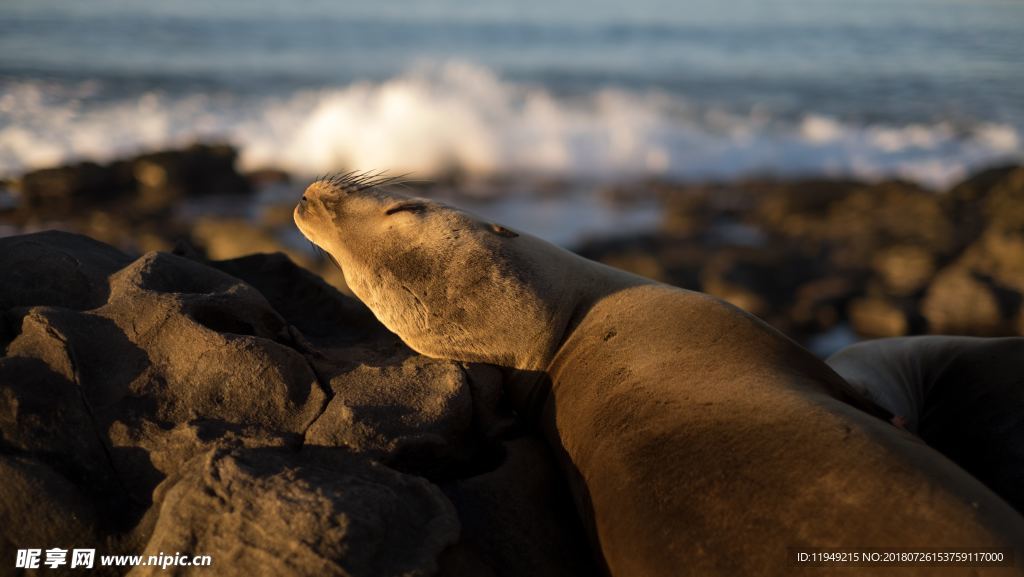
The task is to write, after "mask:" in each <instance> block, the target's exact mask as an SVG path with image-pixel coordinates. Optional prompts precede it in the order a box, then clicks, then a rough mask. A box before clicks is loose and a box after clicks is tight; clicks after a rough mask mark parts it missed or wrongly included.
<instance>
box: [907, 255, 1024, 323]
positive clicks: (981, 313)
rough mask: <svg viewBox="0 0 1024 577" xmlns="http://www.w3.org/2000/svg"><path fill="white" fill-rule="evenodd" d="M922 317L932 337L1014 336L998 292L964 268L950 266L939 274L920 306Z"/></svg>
mask: <svg viewBox="0 0 1024 577" xmlns="http://www.w3.org/2000/svg"><path fill="white" fill-rule="evenodd" d="M921 314H922V315H924V317H925V319H927V321H928V331H929V332H931V333H932V334H951V335H976V336H997V335H1005V334H1013V328H1012V325H1011V324H1010V323H1009V322H1008V319H1007V318H1006V317H1004V314H1003V311H1002V310H1001V307H1000V302H999V295H998V294H997V291H996V290H995V289H994V287H993V286H992V285H991V283H989V282H986V281H985V279H983V278H980V277H978V276H977V275H975V274H974V273H973V272H972V271H971V270H970V269H968V268H966V267H963V266H957V265H951V266H949V267H947V268H945V269H943V270H942V271H941V272H939V274H938V275H937V276H936V277H935V281H934V282H932V284H931V286H929V287H928V292H927V293H926V294H925V297H924V300H923V301H922V302H921Z"/></svg>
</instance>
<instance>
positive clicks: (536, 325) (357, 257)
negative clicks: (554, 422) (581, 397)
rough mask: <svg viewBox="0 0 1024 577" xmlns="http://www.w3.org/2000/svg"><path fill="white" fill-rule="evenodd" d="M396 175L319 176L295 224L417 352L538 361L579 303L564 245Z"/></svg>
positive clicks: (530, 366)
mask: <svg viewBox="0 0 1024 577" xmlns="http://www.w3.org/2000/svg"><path fill="white" fill-rule="evenodd" d="M390 184H393V183H392V181H391V179H387V178H381V177H379V176H378V175H367V174H365V173H349V174H345V175H340V176H334V177H330V178H325V179H320V180H317V181H316V182H314V183H313V184H311V185H310V186H309V187H308V188H307V189H306V191H305V193H304V194H303V197H302V200H301V201H300V202H299V204H298V206H296V207H295V212H294V216H295V223H296V225H298V228H299V230H300V231H302V234H303V235H305V236H306V238H308V239H309V240H310V241H311V242H313V243H314V244H315V245H317V246H318V247H320V248H321V249H323V250H324V251H326V252H327V253H328V254H329V255H330V256H331V257H332V258H333V259H334V261H335V263H336V264H337V265H338V266H339V267H340V268H341V270H342V272H343V274H344V276H345V282H346V283H348V286H349V288H350V289H351V290H352V292H353V293H355V295H356V296H357V297H358V298H359V299H360V300H362V301H363V302H364V303H365V304H366V305H367V306H368V307H369V308H370V310H372V311H373V313H374V315H376V317H377V318H378V319H379V320H380V321H381V322H382V323H383V324H384V325H385V326H386V327H387V328H388V329H390V330H391V331H392V332H394V333H396V334H397V335H398V336H399V337H400V338H401V339H402V340H403V341H405V343H406V344H408V345H409V346H410V347H411V348H413V349H414V350H416V351H418V352H420V353H422V354H425V355H429V356H433V357H438V358H445V359H451V360H458V361H471V362H486V363H492V364H496V365H499V366H505V367H511V368H517V369H525V370H535V369H539V368H543V366H545V365H546V363H547V361H548V360H550V357H551V356H552V355H553V354H554V352H555V351H556V350H557V347H558V345H559V342H558V341H559V339H560V337H561V336H562V333H563V331H564V329H565V327H566V325H567V324H568V322H569V316H570V314H571V311H572V308H573V307H572V306H571V303H568V302H566V301H567V300H569V299H571V298H572V297H571V295H570V294H569V291H567V290H566V285H567V284H568V281H567V279H568V278H571V276H572V275H571V272H570V271H568V270H565V266H564V264H563V265H561V266H559V265H558V264H557V262H555V261H557V259H554V260H552V259H550V258H546V253H548V252H550V251H552V250H554V251H560V250H561V249H557V248H556V247H554V246H552V245H549V244H548V243H546V242H544V241H542V240H540V239H537V238H535V237H532V236H530V235H527V234H520V233H517V232H514V231H512V230H510V229H508V228H505V227H503V226H500V225H497V224H494V223H491V222H488V221H486V220H484V219H482V218H480V217H477V216H475V215H473V214H471V213H468V212H466V211H463V210H460V209H457V208H454V207H451V206H448V205H446V204H443V203H440V202H437V201H433V200H428V199H425V198H413V197H410V196H407V195H404V194H400V193H398V192H396V191H395V190H394V188H393V187H390V186H389V185H390ZM563 252H564V251H563Z"/></svg>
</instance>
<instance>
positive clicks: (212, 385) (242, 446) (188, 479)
mask: <svg viewBox="0 0 1024 577" xmlns="http://www.w3.org/2000/svg"><path fill="white" fill-rule="evenodd" d="M180 252H181V254H182V255H188V257H187V258H186V256H179V255H172V254H166V253H149V254H146V255H144V256H142V257H141V258H138V259H136V260H134V261H131V260H130V259H129V258H128V257H126V256H125V255H123V254H122V253H119V252H117V251H115V250H113V249H110V248H109V247H107V246H105V245H102V244H100V243H96V242H94V241H91V240H89V239H87V238H84V237H78V236H75V235H68V234H64V233H43V234H35V235H28V236H24V237H12V238H8V239H3V240H0V262H3V263H5V264H6V263H10V266H11V267H14V268H15V269H16V270H17V271H18V273H17V274H16V275H8V276H7V277H5V278H4V279H3V280H4V282H3V283H0V304H2V305H3V306H4V310H3V312H4V314H3V317H2V318H3V323H2V328H3V331H2V333H0V336H2V341H0V342H2V344H3V345H4V349H3V351H4V356H3V357H0V452H2V453H3V454H4V455H3V459H0V461H2V462H0V472H3V473H4V475H5V484H4V485H3V487H0V512H4V513H5V514H6V515H7V516H6V517H5V518H12V519H21V520H23V521H22V522H24V523H25V524H26V525H27V526H26V527H24V528H19V530H20V531H22V533H24V535H27V536H32V538H46V539H49V538H51V537H52V538H54V539H57V538H60V539H62V540H61V541H60V542H59V543H58V542H51V541H46V542H45V544H46V545H47V546H50V545H55V546H65V545H73V543H71V542H70V541H69V540H68V539H64V538H63V537H61V536H62V535H65V533H64V532H62V531H63V529H62V528H61V527H66V528H67V530H68V531H72V532H73V533H74V535H77V536H80V538H81V540H82V541H83V542H88V543H90V544H92V543H96V544H98V545H96V547H97V549H98V553H103V554H138V553H143V554H146V555H148V554H154V555H155V554H159V553H160V552H163V553H171V552H174V551H182V552H190V553H195V554H208V555H211V556H213V558H214V562H215V563H216V566H217V569H216V572H217V574H226V575H235V574H246V575H247V577H248V575H251V574H256V575H312V574H327V575H331V574H338V575H392V574H393V575H430V574H433V573H434V572H435V570H436V568H437V563H438V559H439V558H440V557H441V555H442V552H443V551H444V550H445V549H447V548H449V547H450V546H452V545H454V544H455V543H456V542H457V541H458V539H459V529H458V527H459V524H458V519H457V516H456V514H455V510H454V508H453V507H452V505H451V504H450V503H449V501H448V500H447V498H446V497H445V496H444V494H443V493H442V492H441V491H440V489H439V488H438V487H437V486H436V485H434V484H432V483H431V482H429V481H427V480H426V479H424V478H421V477H417V476H413V475H410V474H408V473H407V472H409V471H413V472H416V473H417V474H422V475H425V476H427V478H429V479H433V480H434V481H435V482H439V483H447V484H451V483H458V480H459V479H462V478H466V477H471V476H477V475H480V474H481V473H484V472H486V471H490V470H492V469H494V468H495V467H497V466H498V464H499V463H500V462H501V452H500V449H499V445H498V442H499V441H498V439H499V438H500V437H501V436H503V435H508V434H510V433H511V432H513V431H514V430H515V428H516V427H515V424H514V421H512V419H511V416H510V412H509V410H508V409H507V408H505V407H504V406H503V402H502V399H501V390H500V387H501V374H500V372H499V371H497V370H496V369H494V368H491V367H484V366H478V365H467V366H464V365H460V364H457V363H451V362H446V361H440V360H436V359H429V358H426V357H423V356H421V355H418V354H416V353H414V352H413V351H411V350H409V349H408V348H407V347H405V345H403V344H402V343H401V342H400V341H399V340H398V339H397V338H396V337H395V336H394V335H392V334H390V333H389V332H387V331H386V330H385V329H384V328H383V327H382V326H380V325H379V323H376V321H375V320H374V319H373V318H372V315H370V314H369V312H368V311H367V310H366V309H365V308H364V307H362V306H361V305H359V304H357V303H355V302H354V301H352V300H351V299H349V298H348V297H344V296H342V295H340V294H339V293H337V292H336V291H335V290H334V289H332V288H331V287H329V286H328V285H326V284H325V283H324V282H323V281H322V280H320V279H318V278H316V277H315V276H313V275H312V274H310V273H309V272H307V271H305V270H303V269H301V268H299V267H297V266H296V265H294V264H293V263H292V262H291V261H290V260H288V259H287V258H286V257H284V256H283V255H280V254H276V255H251V256H247V257H242V258H238V259H233V260H229V261H222V262H212V263H211V262H208V261H206V260H205V259H204V257H202V255H200V254H198V253H196V252H195V251H191V250H188V249H187V247H186V248H182V249H181V251H180ZM33 279H36V280H37V282H36V283H35V286H33ZM307 332H308V335H307V334H306V333H307ZM538 458H539V459H541V461H543V460H544V459H546V458H547V457H546V456H542V457H537V456H536V455H535V456H534V457H531V458H530V459H529V460H528V462H527V463H526V464H525V465H524V466H528V467H529V468H530V469H531V471H530V474H531V475H534V474H537V472H538V471H539V470H541V469H543V467H545V466H547V467H550V463H543V462H541V461H538V460H537V459H538ZM375 459H379V460H381V461H384V462H385V463H386V464H381V463H379V462H377V461H376V460H375ZM11 463H13V464H11ZM389 466H391V467H392V468H389ZM396 469H398V470H396ZM399 471H405V472H399ZM531 479H534V477H523V481H524V483H525V484H524V485H523V487H522V488H523V489H528V490H529V491H533V490H534V489H535V488H537V487H538V485H537V483H540V482H541V481H534V480H531ZM510 482H511V481H510ZM542 482H543V483H544V484H545V485H548V484H550V485H551V486H549V487H547V489H549V490H553V489H552V487H554V486H555V485H557V479H553V478H551V477H547V476H545V477H543V481H542ZM470 486H472V484H471V485H470ZM29 487H31V488H29ZM531 487H532V488H531ZM529 494H531V495H533V494H536V495H540V493H529ZM18 497H23V498H27V499H31V500H32V501H36V502H42V503H45V505H44V507H43V509H40V510H41V511H42V512H41V514H40V515H39V516H38V517H32V518H30V517H29V516H28V515H29V513H28V509H27V508H26V505H25V504H24V503H21V502H18V500H17V498H18ZM69 501H70V502H69ZM477 502H478V503H480V506H484V504H486V503H490V502H491V501H490V497H488V498H487V499H484V498H481V499H479V500H478V501H477ZM562 505H563V506H568V507H571V505H569V503H568V501H566V502H564V503H562ZM51 506H52V508H53V510H52V511H51V509H50V508H49V507H51ZM488 506H490V505H488ZM519 506H520V507H525V504H523V503H520V505H519ZM57 509H60V510H63V511H66V512H69V514H72V515H75V516H76V517H75V518H74V519H73V520H71V521H66V522H65V523H64V525H62V526H51V525H52V524H53V523H55V522H56V521H55V515H56V513H55V511H56V510H57ZM470 513H471V512H470ZM533 514H538V515H548V516H551V515H553V514H556V513H554V509H550V512H549V509H548V508H547V507H543V506H542V507H540V508H537V509H536V511H535V513H531V515H533ZM559 514H560V513H559ZM520 522H521V523H523V524H524V525H523V526H525V523H526V521H523V520H521V521H520ZM551 522H554V523H556V526H559V527H560V526H561V525H557V523H558V521H557V520H553V521H551ZM536 523H537V525H536V527H538V528H543V527H548V526H549V525H546V524H545V523H547V521H546V520H545V519H537V520H536ZM3 531H4V530H3V529H0V547H2V548H3V549H4V551H10V550H11V549H13V548H18V547H19V546H22V544H23V543H26V542H27V541H24V540H23V539H21V538H20V537H19V536H18V535H14V534H13V533H4V532H3ZM69 534H70V533H69ZM538 534H540V535H548V536H546V537H544V538H545V539H548V538H549V537H550V535H549V534H548V533H544V532H542V531H540V529H538ZM550 538H551V539H555V538H554V537H550ZM558 538H559V539H578V538H582V537H579V536H578V535H577V536H572V535H568V536H566V535H563V536H560V537H558ZM64 541H69V542H67V543H65V542H64ZM524 542H525V541H524ZM555 542H557V541H555ZM467 543H468V542H467ZM477 544H479V542H477ZM35 546H38V544H35ZM474 547H476V545H469V544H462V545H458V546H455V547H451V551H450V552H448V553H446V554H445V558H446V559H455V558H459V556H458V552H459V551H472V550H474ZM538 547H539V548H538V551H540V552H543V551H548V550H547V549H544V546H543V545H541V546H538ZM478 548H482V550H485V551H491V549H488V548H487V547H482V546H481V547H478ZM539 554H540V553H538V555H539ZM543 554H544V555H548V553H547V552H545V553H543ZM488 555H491V553H488V554H487V555H485V556H484V557H481V559H480V560H481V563H485V564H483V565H478V566H477V567H478V568H480V567H490V566H491V563H492V562H493V559H492V558H491V557H489V556H488ZM461 558H462V559H464V560H466V559H469V557H466V556H463V557H461ZM539 558H540V557H536V559H539ZM524 559H527V560H528V559H535V557H532V556H527V557H524ZM549 561H550V562H551V563H553V565H552V566H553V567H554V566H559V567H561V566H562V565H564V562H563V561H564V560H562V559H550V558H549ZM557 563H562V565H557ZM147 570H149V569H147ZM169 570H170V571H171V572H172V573H176V572H178V571H180V570H181V569H180V568H176V569H173V570H171V569H169Z"/></svg>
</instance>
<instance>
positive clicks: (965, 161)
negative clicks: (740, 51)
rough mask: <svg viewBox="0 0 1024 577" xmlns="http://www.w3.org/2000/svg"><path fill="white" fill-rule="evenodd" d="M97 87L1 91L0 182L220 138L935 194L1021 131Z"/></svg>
mask: <svg viewBox="0 0 1024 577" xmlns="http://www.w3.org/2000/svg"><path fill="white" fill-rule="evenodd" d="M95 92H96V86H95V83H82V84H81V85H78V86H72V87H67V86H55V85H48V84H46V83H43V82H21V83H17V84H9V85H8V86H7V89H6V91H5V93H3V94H2V95H0V174H16V173H18V172H21V171H23V170H25V169H29V168H35V167H40V166H48V165H53V164H55V163H58V162H63V161H68V160H73V159H82V158H87V159H95V160H100V161H102V160H109V159H112V158H114V157H117V156H122V155H125V154H128V153H132V152H135V151H139V150H146V149H156V148H161V147H168V146H177V145H182V144H186V143H189V142H191V141H195V140H211V139H224V140H228V141H231V142H233V143H235V144H237V145H238V146H239V147H240V148H241V150H242V157H241V159H242V164H243V166H244V167H245V168H256V167H263V166H274V167H280V168H285V169H288V170H291V171H294V172H296V173H299V174H303V175H308V174H314V173H323V172H328V171H332V170H339V169H343V168H365V169H370V168H374V169H376V168H386V169H389V170H393V171H400V172H414V173H416V174H418V175H422V176H424V177H429V176H431V175H436V174H439V173H443V172H445V171H448V170H451V169H460V170H463V171H466V172H469V173H473V174H480V175H490V174H523V175H547V176H558V177H565V178H581V179H595V178H596V179H618V178H634V177H648V176H660V177H669V178H687V179H699V178H732V177H737V176H740V175H743V174H749V173H773V174H780V175H794V174H802V175H805V174H824V175H831V176H839V175H848V176H857V177H862V178H868V179H877V178H883V177H889V176H898V177H902V178H907V179H911V180H916V181H919V182H921V183H923V184H926V185H929V186H933V187H942V186H947V185H948V184H950V183H951V182H953V181H955V180H956V179H958V178H961V177H963V176H964V175H965V174H966V173H967V172H968V171H969V170H971V169H973V168H976V167H979V166H983V165H986V164H990V163H994V162H1001V161H1007V160H1021V159H1024V144H1022V135H1021V131H1020V129H1018V128H1016V127H1013V126H1008V125H1002V124H978V125H975V126H967V127H964V126H954V125H953V124H951V123H948V122H939V123H934V124H907V125H854V124H850V123H844V122H842V121H840V120H839V119H837V118H833V117H829V116H825V115H821V114H813V113H809V114H807V115H806V116H804V117H803V118H799V119H797V120H796V121H785V120H782V119H777V118H772V117H771V116H770V115H768V114H766V113H764V112H763V111H760V110H754V111H752V112H749V113H745V114H737V113H735V112H729V111H725V110H720V109H715V108H707V107H699V106H695V105H693V104H692V103H689V102H687V101H686V100H684V99H681V98H680V97H678V96H675V95H669V94H665V93H662V92H658V91H647V92H636V91H629V90H625V89H619V88H605V89H601V90H598V91H596V92H594V93H591V94H589V95H588V96H585V97H580V96H576V97H571V98H570V97H558V96H555V95H554V94H552V93H551V92H550V91H548V90H546V89H545V88H542V87H537V86H531V85H525V84H517V83H512V82H508V81H505V80H503V79H501V78H499V77H497V76H496V75H495V74H494V73H492V72H491V71H490V70H488V69H485V68H481V67H479V66H474V65H469V64H465V63H448V64H444V65H438V66H424V67H419V68H417V69H415V70H413V71H411V72H409V73H407V74H403V75H400V76H397V77H395V78H393V79H390V80H387V81H384V82H378V83H370V82H361V83H355V84H351V85H348V86H342V87H337V88H331V89H323V90H315V91H300V92H295V93H292V94H290V95H288V96H285V97H251V96H239V95H230V94H193V95H187V96H179V97H174V98H171V97H169V96H167V95H166V94H162V93H157V92H151V93H146V94H144V95H142V96H141V97H138V98H133V99H131V100H124V99H121V100H118V99H113V100H107V99H99V98H96V97H95Z"/></svg>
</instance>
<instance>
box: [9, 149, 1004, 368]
mask: <svg viewBox="0 0 1024 577" xmlns="http://www.w3.org/2000/svg"><path fill="white" fill-rule="evenodd" d="M234 161H235V151H234V150H233V149H232V148H230V147H228V146H225V145H196V146H192V147H189V148H186V149H182V150H172V151H163V152H158V153H150V154H144V155H140V156H137V157H134V158H130V159H125V160H121V161H117V162H113V163H110V164H108V165H105V166H101V165H97V164H91V163H82V164H78V165H73V166H64V167H57V168H52V169H44V170H38V171H34V172H30V173H28V174H25V175H23V176H22V177H20V178H18V179H15V180H13V181H11V182H8V183H0V189H3V188H6V189H7V190H9V191H10V192H11V194H10V195H9V196H10V197H11V198H13V199H15V202H10V203H8V208H7V210H5V211H0V230H3V231H4V232H6V234H15V233H21V232H32V231H39V230H46V229H49V228H58V229H61V230H67V231H71V232H78V233H81V234H85V235H87V236H90V237H92V238H94V239H97V240H100V241H103V242H106V243H109V244H111V245H113V246H115V247H117V248H119V249H121V250H124V251H126V252H128V253H130V254H142V253H144V252H146V251H149V250H164V251H168V250H172V249H173V248H174V247H175V246H178V245H179V244H181V243H185V244H187V245H189V246H191V247H192V248H191V249H190V250H194V251H196V252H197V253H198V254H202V255H204V256H206V257H208V258H212V259H218V260H222V259H228V258H235V257H239V256H243V255H246V254H251V253H265V252H283V253H284V254H286V255H287V256H288V257H289V258H290V259H291V260H293V261H294V262H296V263H297V264H299V265H301V266H303V267H305V268H307V269H309V270H311V271H313V272H315V273H316V274H318V275H320V276H321V277H323V278H324V279H326V280H327V281H328V283H330V284H331V285H333V286H336V287H338V288H340V289H341V290H342V291H344V290H345V286H344V281H343V279H342V278H341V275H340V274H339V273H338V271H337V270H336V269H335V267H334V266H333V265H332V264H331V263H330V262H328V261H327V260H326V259H324V258H323V256H322V255H320V254H317V253H316V252H315V251H312V250H311V247H309V246H308V244H306V243H305V241H304V240H302V239H301V237H299V236H298V235H297V233H296V231H295V228H294V225H293V224H292V222H291V208H292V206H293V204H294V198H295V196H297V194H298V193H299V191H301V188H302V186H303V183H302V182H290V181H289V177H288V175H287V174H285V173H282V172H278V171H273V170H267V171H261V172H257V173H252V174H245V175H242V174H239V173H238V172H237V171H236V169H235V166H234ZM412 186H415V187H418V188H419V192H420V193H422V194H424V195H428V196H430V195H435V196H436V195H438V194H441V195H444V196H447V197H449V198H450V197H452V196H454V197H456V203H457V202H458V201H457V198H458V196H459V195H460V194H472V195H476V196H479V195H480V194H486V193H487V192H486V186H484V187H481V186H480V184H479V183H470V184H467V183H466V182H464V181H460V180H459V179H458V178H457V177H453V178H452V179H450V180H448V181H444V182H435V183H425V184H413V185H412ZM487 186H491V188H492V189H493V190H492V191H491V192H492V193H493V194H500V193H501V189H502V186H503V184H502V182H501V181H498V182H495V183H490V184H489V185H487ZM566 186H567V185H566V184H565V183H562V184H559V183H557V182H555V183H551V182H548V183H542V184H539V185H537V186H536V187H535V188H536V189H537V194H538V195H539V196H540V197H543V198H547V197H550V196H552V195H558V194H559V191H560V190H564V189H565V188H566ZM481 190H483V192H481ZM593 194H594V195H598V196H600V197H602V198H603V199H604V200H605V201H606V202H607V203H609V204H610V205H611V206H613V207H614V210H616V211H622V212H628V211H630V210H631V207H632V206H634V205H635V204H637V203H639V202H647V203H650V202H651V201H654V202H656V203H657V205H658V206H659V207H660V212H661V217H660V223H659V224H658V225H657V226H656V227H653V228H652V229H651V230H647V231H643V232H639V233H629V234H627V235H624V236H615V235H614V232H613V231H609V233H608V234H607V235H602V236H600V237H597V238H592V239H589V240H581V241H580V242H579V243H577V244H576V246H572V247H570V248H573V249H574V250H576V251H577V252H580V253H581V254H583V255H584V256H587V257H589V258H593V259H595V260H600V261H603V262H606V263H608V264H611V265H613V266H617V267H620V268H623V269H626V270H630V271H634V272H637V273H639V274H642V275H644V276H648V277H651V278H655V279H658V280H662V281H665V282H667V283H670V284H674V285H677V286H681V287H684V288H691V289H694V290H700V291H703V292H707V293H710V294H713V295H716V296H719V297H721V298H724V299H726V300H728V301H730V302H733V303H734V304H737V305H739V306H740V307H742V308H745V309H747V310H749V311H751V312H753V313H754V314H757V315H759V316H761V317H763V318H764V319H765V320H767V321H768V322H769V323H771V324H773V325H774V326H776V327H777V328H779V329H780V330H782V331H783V332H785V333H786V334H788V335H790V336H791V337H793V338H795V339H796V340H798V341H800V342H802V343H804V344H805V345H808V346H811V348H812V349H814V350H815V351H816V352H818V353H820V354H827V353H829V352H831V351H832V350H834V349H835V348H836V345H837V344H838V345H841V344H843V343H846V342H849V341H851V340H853V339H856V338H873V337H885V336H900V335H911V334H925V333H941V334H964V335H983V336H999V335H1015V334H1024V309H1022V306H1021V304H1022V301H1024V167H1017V166H1005V167H996V168H992V169H988V170H984V171H981V172H978V173H976V174H974V175H972V176H971V177H969V178H967V179H966V180H964V181H963V182H961V183H959V184H958V185H956V186H954V187H952V188H951V189H950V190H947V191H939V192H936V191H932V190H926V189H923V188H921V187H920V186H917V185H915V184H912V183H909V182H903V181H883V182H877V183H867V182H859V181H851V180H842V179H832V180H823V179H819V180H773V179H769V178H762V179H749V180H745V181H738V182H729V183H704V184H673V183H663V182H649V183H639V184H634V185H629V186H621V187H616V188H608V187H603V188H602V187H599V186H596V185H595V186H594V190H593Z"/></svg>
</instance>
